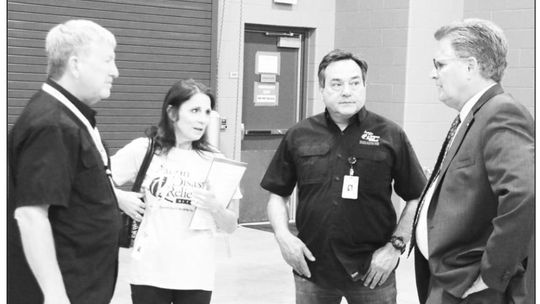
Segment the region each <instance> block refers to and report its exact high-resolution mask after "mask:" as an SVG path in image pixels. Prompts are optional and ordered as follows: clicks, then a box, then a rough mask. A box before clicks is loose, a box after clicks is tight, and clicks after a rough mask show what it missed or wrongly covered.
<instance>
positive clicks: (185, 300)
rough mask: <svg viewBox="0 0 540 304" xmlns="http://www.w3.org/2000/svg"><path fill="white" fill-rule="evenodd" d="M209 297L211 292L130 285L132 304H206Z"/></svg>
mask: <svg viewBox="0 0 540 304" xmlns="http://www.w3.org/2000/svg"><path fill="white" fill-rule="evenodd" d="M211 297H212V292H211V291H208V290H178V289H165V288H159V287H154V286H146V285H133V284H132V285H131V300H132V301H133V304H171V303H173V304H208V303H210V298H211Z"/></svg>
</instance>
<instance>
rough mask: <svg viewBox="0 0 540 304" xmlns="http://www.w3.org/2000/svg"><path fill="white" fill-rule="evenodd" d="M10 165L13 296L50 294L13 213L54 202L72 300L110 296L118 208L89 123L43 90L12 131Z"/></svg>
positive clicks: (52, 217) (29, 298)
mask: <svg viewBox="0 0 540 304" xmlns="http://www.w3.org/2000/svg"><path fill="white" fill-rule="evenodd" d="M49 84H51V85H52V86H54V87H56V88H57V89H61V88H58V85H57V84H54V83H51V82H50V81H49ZM70 97H71V98H73V96H70ZM78 106H80V104H79V105H78ZM88 110H90V111H88ZM85 112H86V114H88V113H89V112H91V109H90V108H86V110H85ZM8 165H9V168H8V180H9V186H8V192H9V193H8V197H9V202H8V269H7V270H8V299H9V301H8V302H10V303H11V302H13V303H27V302H28V303H41V302H42V301H43V300H42V294H41V291H40V289H39V286H38V285H37V284H36V280H35V279H34V277H33V275H32V273H31V272H30V269H29V268H28V265H27V262H26V260H25V258H24V254H23V252H22V247H21V241H20V234H19V230H18V226H17V224H16V221H15V220H14V218H13V212H14V210H15V209H16V208H17V207H21V206H38V205H50V206H49V221H50V223H51V228H52V232H53V238H54V243H55V248H56V255H57V260H58V263H59V266H60V271H61V273H62V276H63V279H64V283H65V285H66V290H67V293H68V296H69V298H70V300H71V301H72V303H92V304H96V303H97V304H99V303H103V304H104V303H109V302H110V299H111V297H112V294H113V291H114V285H115V282H116V275H117V265H118V234H119V230H120V221H119V219H120V217H119V209H118V203H117V201H116V197H115V194H114V192H113V188H112V185H111V183H110V180H109V178H108V176H107V175H106V171H105V165H104V164H103V161H102V159H101V156H100V154H99V152H98V150H97V149H96V147H95V145H94V143H93V141H92V138H91V136H90V134H89V132H88V131H87V129H86V128H85V126H84V125H83V124H82V122H81V121H80V120H79V119H78V118H77V117H76V116H75V115H74V114H73V113H72V112H71V111H70V110H68V109H67V108H66V107H65V106H64V105H63V104H62V103H60V102H59V101H58V100H56V99H55V98H53V97H52V96H50V95H49V94H47V93H46V92H44V91H39V92H38V93H36V94H35V95H34V96H33V97H32V98H31V100H30V101H29V103H28V104H27V106H26V108H25V109H24V111H23V113H22V114H21V115H20V117H19V119H18V121H17V122H16V123H15V125H14V126H13V128H12V130H11V131H10V134H9V139H8Z"/></svg>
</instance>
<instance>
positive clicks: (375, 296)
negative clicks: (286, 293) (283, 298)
mask: <svg viewBox="0 0 540 304" xmlns="http://www.w3.org/2000/svg"><path fill="white" fill-rule="evenodd" d="M294 284H295V286H296V304H339V303H340V302H341V299H342V298H343V297H345V299H347V303H348V304H371V303H376V304H395V303H396V295H397V291H396V276H395V273H394V272H392V274H391V275H390V276H389V277H388V279H387V280H386V282H384V284H383V285H381V286H379V287H377V288H375V289H369V288H368V287H365V286H364V285H363V282H362V281H358V282H356V283H355V284H353V285H352V287H347V288H344V289H341V288H330V289H328V288H323V287H321V286H318V285H317V284H315V283H313V282H311V281H309V280H307V279H304V278H302V277H299V276H297V275H294Z"/></svg>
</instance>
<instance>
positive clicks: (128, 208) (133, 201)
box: [114, 189, 146, 222]
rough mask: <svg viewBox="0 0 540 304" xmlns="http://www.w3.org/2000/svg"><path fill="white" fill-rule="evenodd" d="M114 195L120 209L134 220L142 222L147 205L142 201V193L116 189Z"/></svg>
mask: <svg viewBox="0 0 540 304" xmlns="http://www.w3.org/2000/svg"><path fill="white" fill-rule="evenodd" d="M114 193H115V194H116V198H117V199H118V207H120V209H121V210H122V211H124V213H125V214H127V215H128V216H129V217H131V218H132V219H133V220H135V221H137V222H140V221H141V220H142V216H143V214H144V208H145V207H146V205H145V203H144V202H143V201H142V200H141V199H142V198H143V196H144V195H143V194H142V193H137V192H131V191H123V190H120V189H115V190H114Z"/></svg>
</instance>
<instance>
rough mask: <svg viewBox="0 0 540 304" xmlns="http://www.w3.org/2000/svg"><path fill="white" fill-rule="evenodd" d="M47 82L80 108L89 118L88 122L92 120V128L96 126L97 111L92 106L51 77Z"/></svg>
mask: <svg viewBox="0 0 540 304" xmlns="http://www.w3.org/2000/svg"><path fill="white" fill-rule="evenodd" d="M47 84H48V85H50V86H51V87H53V88H55V89H56V90H58V92H60V93H61V94H62V95H64V96H65V97H66V98H67V99H68V100H69V101H70V102H71V103H72V104H73V105H74V106H75V107H76V108H77V110H79V111H80V112H81V114H82V115H83V116H84V117H85V118H86V119H88V122H90V125H91V126H92V128H95V127H96V111H94V110H92V108H90V107H89V106H87V105H86V104H85V103H83V102H82V101H80V100H79V99H78V98H77V97H75V96H73V94H71V93H70V92H68V91H67V90H66V89H64V88H63V87H62V86H60V85H59V84H58V83H56V82H55V81H54V80H52V79H51V78H48V79H47Z"/></svg>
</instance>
